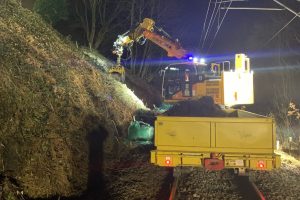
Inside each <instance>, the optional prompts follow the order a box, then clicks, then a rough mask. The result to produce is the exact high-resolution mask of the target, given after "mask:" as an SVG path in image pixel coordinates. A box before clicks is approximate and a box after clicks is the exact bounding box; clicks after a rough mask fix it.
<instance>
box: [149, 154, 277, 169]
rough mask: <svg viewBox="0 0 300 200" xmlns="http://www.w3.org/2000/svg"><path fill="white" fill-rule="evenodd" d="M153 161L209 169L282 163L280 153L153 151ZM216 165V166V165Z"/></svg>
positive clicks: (263, 167) (154, 162) (267, 166)
mask: <svg viewBox="0 0 300 200" xmlns="http://www.w3.org/2000/svg"><path fill="white" fill-rule="evenodd" d="M151 163H153V164H154V165H158V166H162V167H178V166H193V167H205V168H206V169H208V170H221V169H224V168H228V169H230V168H231V169H243V170H244V169H247V170H249V169H250V170H272V169H275V168H279V167H280V165H281V160H280V155H277V154H275V153H274V154H257V153H256V154H252V153H210V152H176V151H174V152H172V151H158V150H153V151H151ZM214 165H215V166H214Z"/></svg>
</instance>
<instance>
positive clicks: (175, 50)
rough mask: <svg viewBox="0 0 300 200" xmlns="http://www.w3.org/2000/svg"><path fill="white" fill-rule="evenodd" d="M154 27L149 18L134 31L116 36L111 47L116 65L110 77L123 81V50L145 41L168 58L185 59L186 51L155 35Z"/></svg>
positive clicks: (111, 69) (178, 45)
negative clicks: (156, 47)
mask: <svg viewBox="0 0 300 200" xmlns="http://www.w3.org/2000/svg"><path fill="white" fill-rule="evenodd" d="M154 27H155V22H154V21H153V20H152V19H150V18H145V19H144V20H143V22H142V23H140V24H139V25H138V26H137V27H136V28H135V29H133V30H131V31H127V32H126V33H124V34H122V35H119V36H118V39H117V40H116V41H115V42H114V45H113V47H114V48H113V54H116V55H117V56H118V57H117V64H116V65H115V66H113V67H112V68H110V70H109V73H110V74H111V75H113V76H114V77H118V80H121V81H122V82H123V81H124V80H125V69H124V67H123V66H122V65H121V57H122V55H123V52H124V48H127V49H130V48H131V47H132V45H133V44H134V43H135V42H137V43H140V44H143V43H144V41H145V40H146V39H148V40H150V41H151V42H153V43H154V44H156V45H157V46H159V47H161V48H162V49H164V50H165V51H166V52H167V55H168V56H169V57H176V58H178V59H181V58H184V57H186V53H187V51H186V50H185V49H183V48H182V47H181V46H180V44H179V42H178V41H177V40H176V41H172V40H171V39H169V38H167V37H165V36H163V35H160V34H158V33H155V32H154Z"/></svg>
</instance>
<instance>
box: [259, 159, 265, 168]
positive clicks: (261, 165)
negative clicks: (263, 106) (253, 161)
mask: <svg viewBox="0 0 300 200" xmlns="http://www.w3.org/2000/svg"><path fill="white" fill-rule="evenodd" d="M257 167H258V168H259V169H263V168H265V162H264V161H258V163H257Z"/></svg>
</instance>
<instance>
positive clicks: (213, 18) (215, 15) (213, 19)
mask: <svg viewBox="0 0 300 200" xmlns="http://www.w3.org/2000/svg"><path fill="white" fill-rule="evenodd" d="M217 3H219V6H218V8H217V11H216V13H215V14H214V13H213V14H214V16H212V23H211V25H210V26H209V27H208V30H207V32H206V33H207V34H209V33H210V31H211V29H212V27H213V25H214V23H215V20H216V17H217V15H218V12H220V7H221V4H222V0H221V1H220V2H218V1H216V4H217ZM213 14H212V15H213ZM204 44H205V40H204V42H203V45H202V46H203V47H204Z"/></svg>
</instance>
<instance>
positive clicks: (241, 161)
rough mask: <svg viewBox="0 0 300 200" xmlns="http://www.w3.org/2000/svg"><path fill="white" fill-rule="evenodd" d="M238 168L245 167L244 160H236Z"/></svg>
mask: <svg viewBox="0 0 300 200" xmlns="http://www.w3.org/2000/svg"><path fill="white" fill-rule="evenodd" d="M235 165H236V166H244V160H235Z"/></svg>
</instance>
